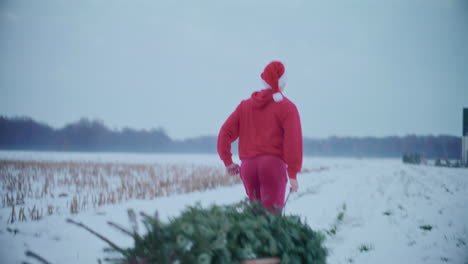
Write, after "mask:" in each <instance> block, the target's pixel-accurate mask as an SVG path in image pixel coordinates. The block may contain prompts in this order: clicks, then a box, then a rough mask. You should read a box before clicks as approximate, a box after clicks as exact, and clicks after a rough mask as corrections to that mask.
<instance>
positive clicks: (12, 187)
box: [0, 160, 240, 223]
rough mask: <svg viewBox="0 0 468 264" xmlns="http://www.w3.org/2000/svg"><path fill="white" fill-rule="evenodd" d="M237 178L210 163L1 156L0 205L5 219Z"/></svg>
mask: <svg viewBox="0 0 468 264" xmlns="http://www.w3.org/2000/svg"><path fill="white" fill-rule="evenodd" d="M237 183H240V180H239V177H231V176H228V175H226V174H225V172H224V168H222V167H213V166H202V165H180V164H179V165H177V164H124V163H109V162H107V163H96V162H70V161H57V162H54V161H10V160H9V161H7V160H0V185H1V186H0V195H1V200H2V203H1V206H2V207H1V208H11V214H10V217H9V219H8V222H9V223H13V222H15V221H27V220H39V219H41V218H43V217H44V216H47V215H53V214H57V213H63V212H64V211H65V212H70V213H79V212H80V211H82V210H86V209H89V208H98V207H100V206H103V205H108V204H118V203H121V202H123V201H127V200H131V199H153V198H155V197H160V196H168V195H174V194H182V193H188V192H193V191H204V190H208V189H212V188H216V187H220V186H229V185H233V184H237ZM15 207H16V208H15ZM25 208H26V209H27V210H25Z"/></svg>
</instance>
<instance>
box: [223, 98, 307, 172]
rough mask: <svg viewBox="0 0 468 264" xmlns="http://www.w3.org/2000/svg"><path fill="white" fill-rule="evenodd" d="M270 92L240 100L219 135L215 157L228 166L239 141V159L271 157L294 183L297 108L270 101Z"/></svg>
mask: <svg viewBox="0 0 468 264" xmlns="http://www.w3.org/2000/svg"><path fill="white" fill-rule="evenodd" d="M272 94H273V91H272V89H265V90H261V91H258V92H254V93H253V94H252V97H251V98H249V99H247V100H243V101H242V102H241V103H240V104H239V105H238V106H237V108H236V110H235V111H234V112H233V113H232V114H231V115H230V116H229V118H228V119H227V120H226V122H224V124H223V126H222V127H221V130H220V132H219V135H218V154H219V156H220V158H221V159H222V160H223V162H224V164H225V165H226V166H229V165H231V164H232V163H233V162H232V153H231V143H232V142H234V141H235V140H236V139H237V138H239V156H240V159H241V160H243V159H249V158H253V157H256V156H259V155H264V154H270V155H275V156H278V157H280V158H282V159H283V160H284V161H285V162H286V164H287V165H288V175H289V178H292V179H296V175H297V173H298V172H299V171H300V170H301V167H302V129H301V121H300V118H299V112H298V111H297V108H296V105H294V103H293V102H291V101H290V100H288V99H287V98H286V97H284V99H283V100H282V101H280V102H275V101H274V100H273V98H272Z"/></svg>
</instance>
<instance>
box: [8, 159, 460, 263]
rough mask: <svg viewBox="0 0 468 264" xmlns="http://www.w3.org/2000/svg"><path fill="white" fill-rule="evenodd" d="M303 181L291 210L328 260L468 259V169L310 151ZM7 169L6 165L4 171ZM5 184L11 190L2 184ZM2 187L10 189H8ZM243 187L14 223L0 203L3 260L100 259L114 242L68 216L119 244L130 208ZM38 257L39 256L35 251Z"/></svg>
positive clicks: (172, 211)
mask: <svg viewBox="0 0 468 264" xmlns="http://www.w3.org/2000/svg"><path fill="white" fill-rule="evenodd" d="M0 160H36V161H49V160H53V161H69V160H72V161H92V162H114V163H119V162H125V163H136V164H151V163H160V164H164V163H170V164H197V165H209V166H221V162H220V161H219V160H218V158H217V157H216V155H176V154H121V153H117V154H114V153H60V152H55V153H53V152H7V151H3V152H2V151H0ZM303 167H304V169H307V170H305V171H307V172H306V173H303V174H300V175H299V176H298V180H299V183H300V190H299V192H298V193H297V194H291V195H290V197H289V200H288V202H287V205H286V208H285V211H286V213H287V214H297V215H301V216H302V217H305V218H306V219H307V223H308V224H309V225H310V226H311V227H312V228H313V229H315V230H321V231H323V232H325V233H327V240H326V244H325V245H326V247H327V248H328V249H329V257H328V263H331V264H333V263H462V264H464V263H468V170H467V169H450V168H436V167H427V166H412V165H404V164H402V162H401V161H400V160H396V159H338V158H337V159H330V158H306V159H305V160H304V166H303ZM0 176H1V175H0ZM2 192H3V191H2ZM1 195H2V196H3V195H4V194H3V193H1ZM244 197H245V192H244V189H243V186H242V185H240V184H237V185H233V186H228V187H219V188H217V189H213V190H209V191H203V192H192V193H188V194H180V195H173V196H169V197H159V198H154V199H151V200H128V201H123V202H121V203H118V204H111V205H104V206H101V207H97V208H89V209H87V210H83V211H80V212H79V213H78V214H71V213H70V212H68V211H63V212H61V213H60V214H52V215H50V216H47V217H43V218H42V219H41V220H39V221H27V222H15V223H13V224H7V219H8V217H9V212H10V211H9V210H0V263H6V264H9V263H21V262H22V261H25V260H27V258H26V257H25V256H24V252H25V251H26V250H32V251H34V252H36V253H39V254H40V255H42V256H43V257H45V258H46V259H48V260H49V261H51V262H52V263H98V262H97V261H98V259H102V258H103V257H105V256H106V254H105V253H103V252H102V249H103V248H104V247H106V244H105V243H104V242H102V241H101V240H99V239H98V238H96V237H94V236H93V235H91V234H90V233H88V232H86V231H85V230H83V229H80V228H78V227H76V226H74V225H71V224H68V223H66V222H65V219H67V218H72V219H74V220H76V221H78V222H83V223H84V224H87V225H88V226H90V227H91V228H93V229H94V230H97V231H98V232H100V233H101V234H104V235H105V236H106V237H108V238H109V239H110V240H112V241H114V242H116V243H117V244H119V245H123V246H125V245H126V246H131V244H132V240H131V239H130V238H129V237H128V236H126V235H124V234H122V233H120V232H119V231H117V230H116V229H115V228H112V227H110V226H108V225H107V221H113V222H116V223H118V224H121V225H123V226H129V225H130V223H129V222H128V216H127V209H129V208H132V209H134V210H135V211H136V212H140V211H142V212H145V213H147V214H153V213H154V212H155V211H156V210H157V211H158V213H159V215H160V217H162V218H163V219H167V217H171V216H176V215H177V214H178V212H180V211H181V210H182V209H183V208H185V207H186V206H187V205H193V204H194V203H196V202H197V201H199V202H200V203H201V204H202V205H209V204H212V203H216V204H228V203H234V202H237V201H239V200H241V199H243V198H244ZM28 261H29V262H30V263H34V260H28Z"/></svg>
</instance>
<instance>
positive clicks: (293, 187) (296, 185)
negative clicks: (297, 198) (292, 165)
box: [289, 178, 299, 192]
mask: <svg viewBox="0 0 468 264" xmlns="http://www.w3.org/2000/svg"><path fill="white" fill-rule="evenodd" d="M289 184H290V185H291V188H290V189H289V191H290V192H297V190H299V183H298V182H297V180H296V179H291V178H290V179H289Z"/></svg>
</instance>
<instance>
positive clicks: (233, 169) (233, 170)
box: [226, 163, 240, 176]
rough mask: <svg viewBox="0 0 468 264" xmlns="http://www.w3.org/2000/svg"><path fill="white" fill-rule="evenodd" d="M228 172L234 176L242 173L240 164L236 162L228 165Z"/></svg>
mask: <svg viewBox="0 0 468 264" xmlns="http://www.w3.org/2000/svg"><path fill="white" fill-rule="evenodd" d="M226 171H227V174H229V175H230V176H234V175H237V174H239V173H240V166H239V165H237V164H236V163H233V164H231V165H229V166H227V167H226Z"/></svg>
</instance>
